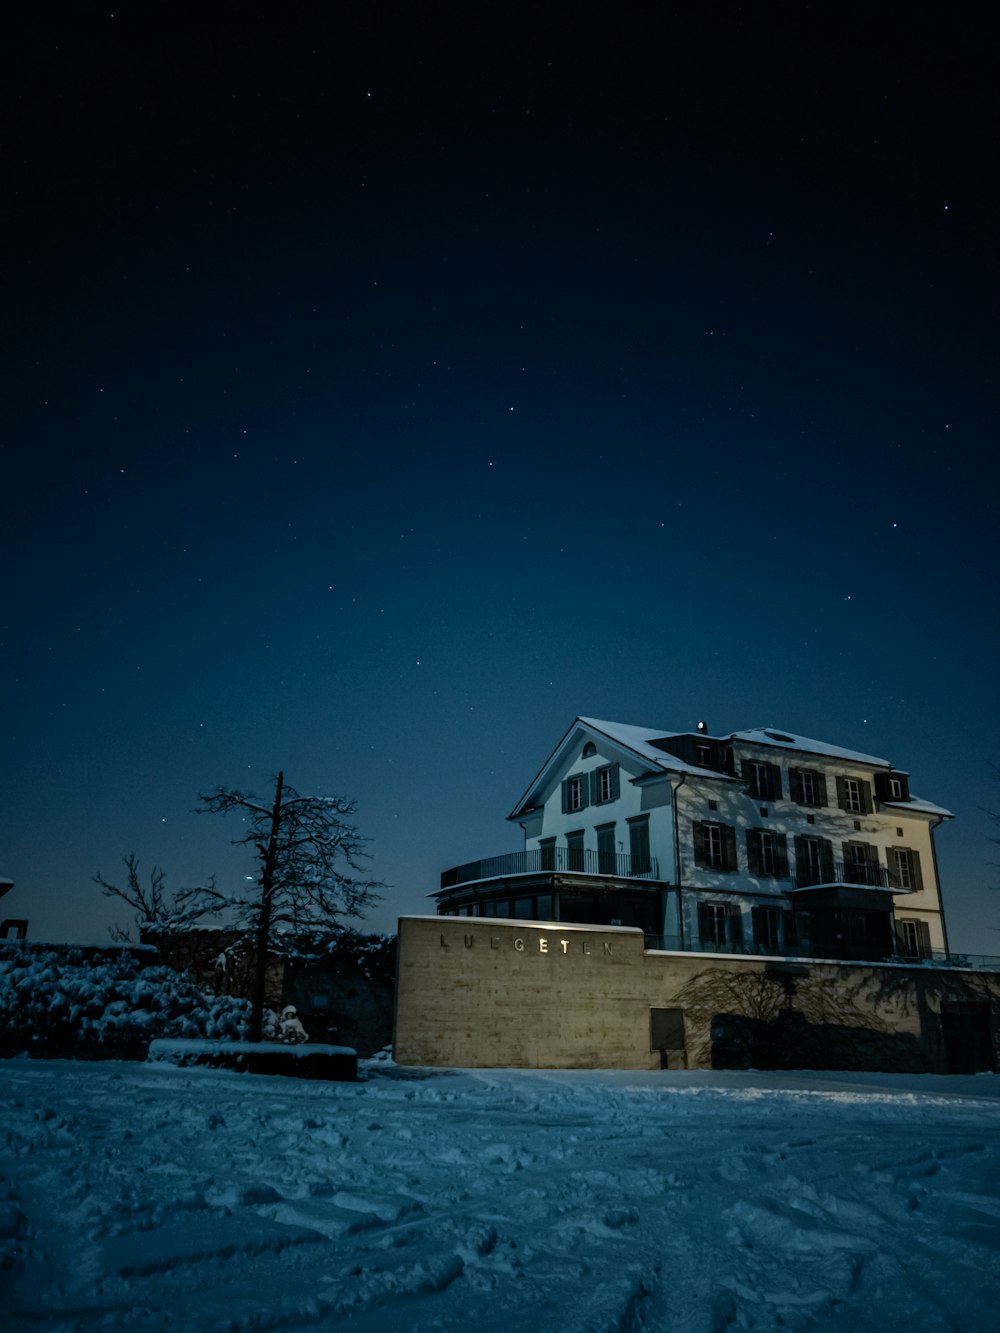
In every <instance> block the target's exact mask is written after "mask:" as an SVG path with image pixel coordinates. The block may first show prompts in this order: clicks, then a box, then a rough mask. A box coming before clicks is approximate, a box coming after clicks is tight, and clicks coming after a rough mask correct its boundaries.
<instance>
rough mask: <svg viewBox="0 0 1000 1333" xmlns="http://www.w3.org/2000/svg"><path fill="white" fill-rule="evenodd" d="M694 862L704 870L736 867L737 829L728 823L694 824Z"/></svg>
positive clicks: (733, 868)
mask: <svg viewBox="0 0 1000 1333" xmlns="http://www.w3.org/2000/svg"><path fill="white" fill-rule="evenodd" d="M692 832H693V834H694V863H695V865H696V866H700V867H701V868H702V869H703V870H735V869H736V830H735V829H733V828H730V826H729V825H728V824H716V823H711V824H702V823H700V822H695V823H694V824H692Z"/></svg>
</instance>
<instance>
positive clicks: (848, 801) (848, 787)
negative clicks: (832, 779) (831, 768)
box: [837, 777, 872, 815]
mask: <svg viewBox="0 0 1000 1333" xmlns="http://www.w3.org/2000/svg"><path fill="white" fill-rule="evenodd" d="M837 804H838V805H839V806H840V808H841V810H846V811H848V813H849V814H852V815H870V814H871V812H872V791H871V786H870V785H869V784H868V783H867V782H866V781H865V780H864V778H844V777H838V778H837Z"/></svg>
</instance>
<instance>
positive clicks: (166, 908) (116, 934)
mask: <svg viewBox="0 0 1000 1333" xmlns="http://www.w3.org/2000/svg"><path fill="white" fill-rule="evenodd" d="M122 860H123V861H124V862H125V866H126V870H127V875H126V879H125V887H124V888H119V886H118V885H117V884H111V883H110V882H109V881H108V880H106V879H105V878H104V876H103V875H102V874H101V872H100V871H98V872H97V874H96V875H95V876H94V883H95V884H99V885H100V886H101V888H102V889H103V890H104V894H105V897H107V898H120V899H121V900H122V902H124V903H127V904H128V905H129V907H131V908H132V911H133V913H134V916H133V921H134V923H135V925H136V928H137V929H138V930H139V931H140V932H141V931H143V930H145V931H149V932H152V933H154V934H160V935H173V934H178V933H180V932H181V931H186V930H190V929H191V927H192V926H194V925H195V923H196V922H198V921H200V920H201V919H202V917H204V916H207V915H208V914H209V913H210V912H215V911H218V909H219V906H220V902H221V898H220V895H219V893H218V892H217V891H216V888H215V878H214V876H213V877H212V878H211V879H209V881H208V883H207V885H204V886H202V887H200V888H195V889H180V890H179V891H177V892H175V893H173V894H171V895H169V896H168V895H167V890H166V878H167V876H166V871H164V870H160V869H159V868H158V867H157V866H153V869H152V870H151V871H150V875H149V885H148V887H146V886H144V885H143V883H142V881H141V879H140V878H139V860H138V857H137V856H136V855H135V853H134V852H130V853H129V854H128V856H123V857H122ZM108 931H109V933H110V935H111V938H112V939H113V940H118V941H119V942H121V943H125V942H127V941H128V940H130V939H131V933H130V930H129V928H128V927H125V926H119V925H118V924H117V923H116V924H115V925H113V926H109V927H108Z"/></svg>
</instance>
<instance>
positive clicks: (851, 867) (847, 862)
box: [844, 842, 882, 886]
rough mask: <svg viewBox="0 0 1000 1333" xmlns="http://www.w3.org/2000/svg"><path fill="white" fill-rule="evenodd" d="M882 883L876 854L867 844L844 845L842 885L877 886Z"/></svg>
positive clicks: (849, 843)
mask: <svg viewBox="0 0 1000 1333" xmlns="http://www.w3.org/2000/svg"><path fill="white" fill-rule="evenodd" d="M881 882H882V875H881V866H880V865H879V861H878V852H877V851H876V849H875V848H874V847H873V846H872V845H871V844H870V843H867V842H845V843H844V883H845V884H865V885H868V886H877V885H879V884H881Z"/></svg>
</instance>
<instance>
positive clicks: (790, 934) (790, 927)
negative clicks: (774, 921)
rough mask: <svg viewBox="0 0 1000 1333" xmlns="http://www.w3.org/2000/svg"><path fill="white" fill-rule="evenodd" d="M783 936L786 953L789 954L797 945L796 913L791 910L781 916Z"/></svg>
mask: <svg viewBox="0 0 1000 1333" xmlns="http://www.w3.org/2000/svg"><path fill="white" fill-rule="evenodd" d="M781 936H782V943H783V945H784V947H785V952H786V953H788V952H790V950H791V949H792V948H793V947H794V945H795V913H794V912H793V911H791V910H789V911H785V912H782V914H781Z"/></svg>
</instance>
